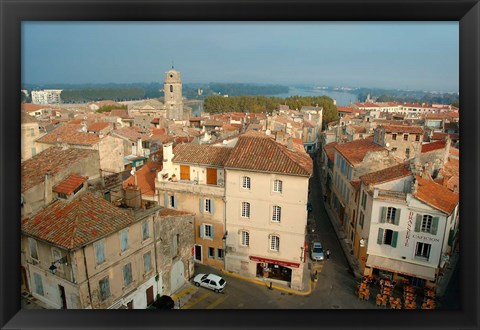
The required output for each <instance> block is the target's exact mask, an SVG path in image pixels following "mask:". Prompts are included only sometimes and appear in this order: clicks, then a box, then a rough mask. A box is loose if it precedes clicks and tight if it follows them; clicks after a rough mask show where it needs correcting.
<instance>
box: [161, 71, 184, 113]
mask: <svg viewBox="0 0 480 330" xmlns="http://www.w3.org/2000/svg"><path fill="white" fill-rule="evenodd" d="M163 90H164V95H165V100H164V103H165V107H166V108H167V119H174V120H182V119H183V99H182V80H181V78H180V72H178V71H176V70H175V69H174V68H173V65H172V69H171V70H169V71H167V72H166V74H165V82H164V84H163Z"/></svg>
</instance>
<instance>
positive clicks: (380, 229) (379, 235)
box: [377, 228, 383, 244]
mask: <svg viewBox="0 0 480 330" xmlns="http://www.w3.org/2000/svg"><path fill="white" fill-rule="evenodd" d="M377 243H378V244H382V243H383V228H378V236H377Z"/></svg>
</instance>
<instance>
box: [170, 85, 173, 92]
mask: <svg viewBox="0 0 480 330" xmlns="http://www.w3.org/2000/svg"><path fill="white" fill-rule="evenodd" d="M170 93H173V85H170Z"/></svg>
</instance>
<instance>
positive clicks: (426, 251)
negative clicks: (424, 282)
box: [415, 242, 432, 259]
mask: <svg viewBox="0 0 480 330" xmlns="http://www.w3.org/2000/svg"><path fill="white" fill-rule="evenodd" d="M431 247H432V246H431V245H430V244H427V243H421V242H417V246H416V247H415V257H417V258H425V259H428V258H430V248H431Z"/></svg>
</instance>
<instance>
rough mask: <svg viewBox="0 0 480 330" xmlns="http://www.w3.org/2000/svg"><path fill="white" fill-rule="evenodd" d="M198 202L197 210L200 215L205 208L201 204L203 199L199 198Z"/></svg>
mask: <svg viewBox="0 0 480 330" xmlns="http://www.w3.org/2000/svg"><path fill="white" fill-rule="evenodd" d="M198 202H199V203H198V204H199V205H198V208H199V209H200V213H203V211H204V210H205V207H204V204H203V203H204V202H203V199H202V198H200V199H199V200H198Z"/></svg>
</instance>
